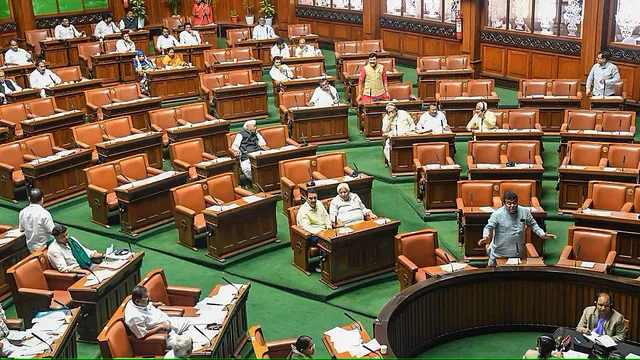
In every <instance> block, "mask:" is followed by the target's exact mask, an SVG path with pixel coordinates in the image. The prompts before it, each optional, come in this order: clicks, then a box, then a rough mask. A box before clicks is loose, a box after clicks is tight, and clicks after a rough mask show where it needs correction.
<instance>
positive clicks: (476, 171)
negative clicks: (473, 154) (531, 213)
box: [467, 164, 544, 194]
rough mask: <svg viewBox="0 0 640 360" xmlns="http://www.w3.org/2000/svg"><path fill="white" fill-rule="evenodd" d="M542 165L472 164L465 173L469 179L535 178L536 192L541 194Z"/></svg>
mask: <svg viewBox="0 0 640 360" xmlns="http://www.w3.org/2000/svg"><path fill="white" fill-rule="evenodd" d="M543 173H544V167H543V166H542V165H537V164H517V166H514V167H508V166H507V165H506V164H473V165H470V166H469V170H468V171H467V174H468V176H469V180H535V182H536V194H542V174H543Z"/></svg>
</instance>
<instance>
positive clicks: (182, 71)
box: [147, 66, 200, 103]
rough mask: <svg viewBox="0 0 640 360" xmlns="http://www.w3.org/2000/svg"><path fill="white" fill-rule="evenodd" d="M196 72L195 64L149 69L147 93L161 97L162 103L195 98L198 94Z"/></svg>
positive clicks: (197, 69) (197, 70)
mask: <svg viewBox="0 0 640 360" xmlns="http://www.w3.org/2000/svg"><path fill="white" fill-rule="evenodd" d="M198 72H199V68H198V67H195V66H188V67H183V68H174V69H159V70H152V71H149V72H147V81H148V82H149V94H151V96H159V97H162V102H164V103H166V102H171V101H178V100H180V101H183V100H192V99H196V98H198V96H199V94H200V92H199V86H200V85H199V78H198Z"/></svg>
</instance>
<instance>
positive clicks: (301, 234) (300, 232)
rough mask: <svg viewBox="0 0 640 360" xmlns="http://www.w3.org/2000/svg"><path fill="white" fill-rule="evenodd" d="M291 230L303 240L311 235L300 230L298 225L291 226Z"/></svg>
mask: <svg viewBox="0 0 640 360" xmlns="http://www.w3.org/2000/svg"><path fill="white" fill-rule="evenodd" d="M291 230H293V232H294V233H295V234H297V235H299V236H300V237H302V238H303V239H308V238H310V237H311V235H312V234H311V233H310V232H308V231H307V230H305V229H303V228H301V227H300V226H298V225H292V226H291Z"/></svg>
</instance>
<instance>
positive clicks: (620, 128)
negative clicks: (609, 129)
mask: <svg viewBox="0 0 640 360" xmlns="http://www.w3.org/2000/svg"><path fill="white" fill-rule="evenodd" d="M621 132H622V118H620V119H619V121H618V135H620V133H621Z"/></svg>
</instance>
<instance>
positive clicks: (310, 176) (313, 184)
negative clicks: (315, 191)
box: [307, 167, 316, 186]
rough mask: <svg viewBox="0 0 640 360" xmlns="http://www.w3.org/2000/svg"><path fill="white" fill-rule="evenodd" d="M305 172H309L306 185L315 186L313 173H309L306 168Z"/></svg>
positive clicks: (309, 169)
mask: <svg viewBox="0 0 640 360" xmlns="http://www.w3.org/2000/svg"><path fill="white" fill-rule="evenodd" d="M307 170H308V171H309V179H310V180H309V183H308V184H307V185H308V186H316V182H315V181H313V173H312V172H311V168H310V167H308V168H307Z"/></svg>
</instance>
